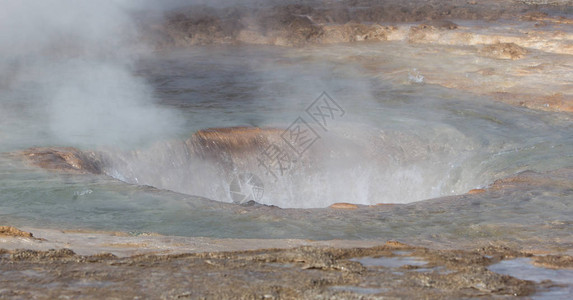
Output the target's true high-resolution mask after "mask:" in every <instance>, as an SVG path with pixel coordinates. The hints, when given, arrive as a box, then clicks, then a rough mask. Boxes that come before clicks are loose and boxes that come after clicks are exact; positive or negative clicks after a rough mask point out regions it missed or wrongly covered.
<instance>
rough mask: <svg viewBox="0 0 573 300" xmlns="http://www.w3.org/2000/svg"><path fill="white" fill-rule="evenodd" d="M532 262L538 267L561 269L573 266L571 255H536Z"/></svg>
mask: <svg viewBox="0 0 573 300" xmlns="http://www.w3.org/2000/svg"><path fill="white" fill-rule="evenodd" d="M533 264H534V265H536V266H538V267H543V268H552V269H562V268H573V256H569V255H543V256H536V257H535V258H534V259H533Z"/></svg>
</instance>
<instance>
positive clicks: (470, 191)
mask: <svg viewBox="0 0 573 300" xmlns="http://www.w3.org/2000/svg"><path fill="white" fill-rule="evenodd" d="M481 193H485V190H484V189H472V190H469V191H468V194H470V195H476V194H481Z"/></svg>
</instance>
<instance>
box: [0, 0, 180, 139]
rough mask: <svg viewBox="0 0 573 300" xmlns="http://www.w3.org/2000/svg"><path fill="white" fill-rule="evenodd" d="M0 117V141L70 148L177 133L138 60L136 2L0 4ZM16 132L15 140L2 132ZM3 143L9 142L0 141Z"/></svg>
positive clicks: (141, 51)
mask: <svg viewBox="0 0 573 300" xmlns="http://www.w3.org/2000/svg"><path fill="white" fill-rule="evenodd" d="M0 5H2V10H1V11H0V45H2V46H1V47H0V89H1V90H2V92H3V93H2V96H0V107H1V109H0V117H1V119H2V121H1V122H0V125H1V126H2V130H0V131H3V136H12V138H15V137H14V136H18V138H20V139H22V140H23V139H26V138H27V139H29V140H30V142H29V143H32V144H34V141H32V140H33V139H34V138H35V137H37V136H41V137H44V138H47V139H48V140H49V141H50V142H51V143H55V144H62V145H70V146H85V147H88V146H92V147H93V146H94V145H116V146H129V145H133V144H140V143H142V142H144V141H148V140H153V139H157V138H164V137H169V136H172V135H174V134H176V133H177V132H178V131H180V125H181V124H182V120H181V117H180V116H179V115H178V114H177V112H175V111H174V110H172V109H168V108H166V107H161V106H160V105H158V104H157V102H158V101H157V99H155V98H154V95H153V89H152V88H151V87H150V86H149V84H148V83H147V82H146V80H145V79H144V78H141V77H138V76H136V75H134V74H135V73H134V69H135V64H136V62H137V60H138V59H139V58H141V57H142V56H144V55H147V54H149V53H151V52H152V51H153V48H152V47H150V46H149V45H146V44H144V43H143V42H141V40H142V39H141V38H140V33H139V32H138V29H137V26H136V22H135V20H134V18H133V15H134V12H137V11H139V10H143V9H151V8H153V9H158V8H159V7H158V6H157V4H151V2H138V1H83V0H81V1H75V0H74V1H72V0H47V1H0ZM10 131H18V132H19V134H18V135H15V134H14V135H12V134H9V132H10ZM5 138H9V137H5Z"/></svg>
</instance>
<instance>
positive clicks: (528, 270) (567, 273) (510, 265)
mask: <svg viewBox="0 0 573 300" xmlns="http://www.w3.org/2000/svg"><path fill="white" fill-rule="evenodd" d="M489 270H490V271H493V272H496V273H500V274H506V275H510V276H513V277H515V278H519V279H523V280H531V281H535V282H537V283H541V282H543V281H546V280H551V281H552V282H554V283H556V284H558V285H559V286H553V287H550V288H549V289H547V290H540V291H539V292H538V293H537V294H535V295H534V297H532V298H533V299H571V298H570V297H571V295H572V294H573V270H571V269H556V270H554V269H547V268H541V267H536V266H534V265H532V264H531V259H530V258H516V259H512V260H504V261H501V262H499V263H497V264H495V265H492V266H490V267H489Z"/></svg>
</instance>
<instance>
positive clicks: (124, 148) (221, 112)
mask: <svg viewBox="0 0 573 300" xmlns="http://www.w3.org/2000/svg"><path fill="white" fill-rule="evenodd" d="M401 47H404V45H401ZM392 50H394V49H393V45H392V44H388V45H372V44H367V45H362V46H356V47H353V48H352V49H349V48H347V47H343V46H341V47H337V46H330V47H317V48H309V49H282V48H265V47H256V48H255V47H237V46H234V47H212V48H209V47H203V48H200V47H197V48H194V49H191V50H185V51H178V52H177V51H176V52H170V53H157V54H156V55H153V56H149V57H146V58H144V59H141V60H140V61H139V62H138V63H137V68H136V70H134V74H136V76H138V78H141V79H142V80H144V81H146V82H149V83H150V85H151V86H152V89H151V90H150V91H152V92H153V93H154V99H157V102H158V104H157V105H158V106H159V107H161V109H162V110H169V111H170V112H171V113H173V112H175V113H174V114H173V116H177V117H176V118H175V117H174V122H176V123H177V127H176V129H175V130H169V131H166V132H165V134H157V133H156V132H153V131H150V133H149V136H148V139H136V140H130V141H125V143H117V144H106V143H103V142H98V141H96V140H94V139H91V138H90V136H79V137H77V138H75V139H74V140H73V141H71V142H70V141H63V140H61V139H58V135H57V134H54V133H53V128H52V129H50V128H45V126H44V123H43V122H44V121H45V119H44V117H45V116H43V115H42V114H41V112H42V109H41V108H39V107H36V106H35V102H34V97H36V96H37V93H40V92H41V91H34V90H33V87H27V88H26V87H23V86H19V87H18V88H19V89H13V88H12V89H11V90H10V92H7V93H3V94H2V98H3V99H2V104H3V105H4V107H5V111H8V112H12V113H13V114H3V115H5V118H4V119H3V120H2V122H1V124H2V129H1V130H0V140H1V141H2V142H1V144H0V147H1V149H0V150H1V151H3V152H5V153H8V152H13V151H17V150H22V149H25V148H27V147H31V146H76V147H80V148H82V149H96V150H98V151H101V152H102V153H105V155H106V156H107V157H108V164H107V165H106V166H105V172H106V174H107V175H109V176H104V175H101V176H95V175H63V174H53V173H48V172H47V171H43V170H38V169H36V168H33V167H30V166H27V165H25V164H24V163H23V162H21V161H19V160H18V159H14V158H13V157H11V156H8V155H3V156H2V158H1V160H0V178H1V179H2V180H1V181H0V199H1V204H0V205H1V207H0V211H1V213H2V219H3V222H7V223H10V224H14V225H18V224H24V225H27V226H31V225H34V226H58V227H61V226H64V227H66V226H67V227H82V228H85V227H87V228H97V229H110V230H125V231H136V232H138V231H153V232H160V233H164V234H178V235H189V236H215V237H301V238H303V237H306V238H318V239H323V238H373V237H380V236H385V237H389V236H400V234H407V233H406V232H404V230H406V229H405V228H402V229H397V227H396V226H397V225H396V224H394V225H396V226H394V225H391V224H390V225H388V224H386V223H385V222H386V221H387V218H386V217H380V216H372V217H368V219H367V220H366V219H363V218H364V216H362V217H357V218H356V219H355V220H353V219H352V218H338V217H333V216H332V215H329V214H328V213H324V212H322V211H321V212H317V213H316V215H315V217H314V218H316V220H314V219H313V218H311V217H308V218H307V217H304V216H301V215H299V214H302V215H304V214H306V212H298V213H295V214H296V216H292V217H290V216H286V215H280V214H279V215H280V216H279V215H277V214H275V213H268V214H266V213H264V212H260V213H259V212H257V213H255V214H252V213H251V212H249V211H248V210H247V211H244V210H243V209H242V208H241V207H239V206H237V205H234V204H231V205H227V204H224V203H231V202H232V201H233V198H232V194H231V192H232V184H233V183H232V181H233V179H234V178H236V176H239V175H240V174H246V173H248V174H256V176H257V177H258V178H259V179H260V182H261V184H260V185H261V188H262V189H263V193H262V196H260V197H259V198H257V199H256V200H257V202H260V203H263V204H268V205H275V206H279V207H282V208H322V207H327V206H329V205H330V204H333V203H336V202H349V203H357V204H376V203H411V202H415V201H419V200H425V199H430V198H435V197H440V196H447V195H455V194H463V193H465V192H467V191H468V190H470V189H473V188H479V187H485V186H487V185H489V184H491V183H492V182H493V181H495V180H496V179H500V178H504V177H507V176H509V175H513V174H516V173H518V172H520V171H524V170H534V171H547V170H553V169H557V168H563V167H570V166H573V154H572V151H571V149H573V135H572V134H571V129H573V122H572V120H571V118H570V117H569V116H568V115H565V114H560V113H549V112H537V111H532V110H527V109H523V108H518V107H513V106H508V105H505V104H501V103H496V102H493V101H491V100H489V99H485V98H479V97H477V96H474V95H472V94H469V93H463V92H460V91H454V90H448V89H445V88H440V87H436V86H432V85H429V84H423V74H416V73H415V71H414V70H413V69H414V67H416V66H412V71H411V72H409V73H406V74H403V76H402V77H403V78H401V79H400V80H396V78H394V77H392V76H395V75H387V74H372V73H371V72H367V71H366V70H365V69H364V68H363V66H362V65H359V64H357V63H354V62H353V60H352V59H350V57H351V56H352V55H354V54H357V53H358V54H359V53H362V52H364V51H377V52H379V53H380V55H384V52H385V51H392ZM404 59H406V58H404ZM29 88H31V89H29ZM323 92H327V93H328V95H329V96H330V97H331V98H332V101H334V102H335V103H336V105H338V107H339V108H340V110H343V111H344V114H341V113H340V114H337V115H336V116H335V117H333V118H330V119H328V124H327V125H328V126H325V127H321V126H320V125H319V124H318V123H316V122H314V120H313V119H312V116H311V115H309V114H307V112H306V110H307V108H309V106H311V105H312V104H313V101H315V99H317V97H319V96H320V95H321V94H322V93H323ZM299 117H300V118H303V119H304V120H305V121H306V122H307V123H308V125H309V126H310V127H311V128H312V129H313V130H314V131H315V132H316V136H317V137H318V138H317V140H316V142H315V143H314V144H312V146H311V147H309V148H308V149H306V151H305V152H304V153H302V154H301V155H300V156H299V157H298V158H297V159H298V160H296V161H294V162H293V163H292V166H291V168H290V169H289V170H288V172H285V174H282V175H281V174H279V175H278V176H271V174H269V173H268V172H264V170H263V169H261V168H260V167H259V166H257V165H249V166H247V167H246V168H244V169H240V168H238V169H236V170H233V172H232V174H225V176H220V173H218V169H217V167H216V166H214V165H213V164H212V163H211V162H204V161H201V160H200V159H197V158H194V157H190V156H189V153H186V152H185V151H184V149H180V148H177V147H179V146H180V145H181V143H182V141H184V140H185V139H187V138H189V137H190V136H191V135H192V134H193V133H194V132H195V131H197V130H199V129H204V128H211V127H229V126H258V127H272V128H280V129H285V128H287V127H288V126H289V125H291V124H292V123H293V122H294V121H296V120H297V118H299ZM78 119H79V120H81V118H78ZM181 120H183V122H181ZM148 125H151V126H153V124H148ZM70 126H73V125H70ZM261 155H263V154H262V153H252V154H251V156H252V157H254V158H257V157H260V156H261ZM275 175H276V174H275ZM149 186H151V187H155V188H157V189H153V188H150V187H149ZM174 192H175V193H174ZM197 196H198V197H197ZM200 197H203V198H206V199H208V200H206V199H201V198H200ZM508 197H509V196H508ZM559 197H560V198H559ZM559 197H558V198H557V199H555V200H551V201H558V202H559V201H564V202H567V201H568V199H569V200H570V195H569V194H561V196H559ZM211 200H215V201H211ZM308 212H312V210H310V211H308ZM490 213H491V217H492V218H494V216H495V213H494V209H493V208H492V211H491V212H487V211H486V212H484V211H481V212H480V214H481V216H482V217H483V218H486V219H488V218H487V216H488V214H490ZM556 213H558V212H556ZM265 215H266V216H265ZM484 216H485V217H484ZM412 217H413V218H414V219H417V217H416V216H412ZM557 218H560V217H559V216H558V217H557ZM361 219H363V221H360V220H361ZM352 220H353V221H352ZM385 220H386V221H385ZM361 222H363V224H361ZM524 222H525V220H524ZM351 223H352V226H350V224H351ZM311 224H312V226H316V227H315V228H311V227H312V226H311ZM309 226H310V227H309ZM348 226H350V228H349V227H348ZM443 226H446V225H443ZM398 227H399V226H398ZM406 231H407V230H406Z"/></svg>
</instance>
